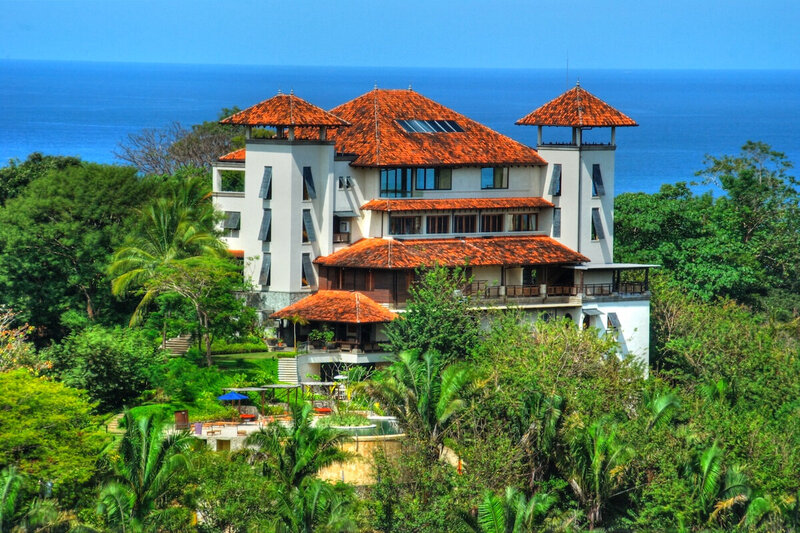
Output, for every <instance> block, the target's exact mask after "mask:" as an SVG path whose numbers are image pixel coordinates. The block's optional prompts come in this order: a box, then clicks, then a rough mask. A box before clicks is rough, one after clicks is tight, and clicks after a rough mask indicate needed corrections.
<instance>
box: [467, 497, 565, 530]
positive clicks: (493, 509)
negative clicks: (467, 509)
mask: <svg viewBox="0 0 800 533" xmlns="http://www.w3.org/2000/svg"><path fill="white" fill-rule="evenodd" d="M555 502H556V497H555V496H553V495H551V494H547V493H546V492H538V493H536V494H534V495H533V497H531V499H530V500H529V499H527V498H526V497H525V495H524V494H523V493H522V492H520V491H518V490H516V489H515V488H513V487H506V492H505V494H504V497H503V498H501V497H499V496H497V495H496V494H495V493H494V492H491V491H487V492H486V494H485V495H484V497H483V502H481V504H480V505H478V521H477V526H478V527H477V528H476V527H475V524H470V525H471V526H472V527H473V529H474V530H475V531H478V532H481V533H523V532H527V531H535V530H538V529H540V528H539V527H537V526H539V525H540V522H541V519H542V518H544V517H545V515H546V514H547V511H549V510H550V508H551V507H552V506H553V504H554V503H555Z"/></svg>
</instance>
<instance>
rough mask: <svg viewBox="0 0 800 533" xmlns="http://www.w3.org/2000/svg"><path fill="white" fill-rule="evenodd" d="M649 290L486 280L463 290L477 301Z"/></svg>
mask: <svg viewBox="0 0 800 533" xmlns="http://www.w3.org/2000/svg"><path fill="white" fill-rule="evenodd" d="M648 290H649V288H648V284H647V283H646V282H638V281H637V282H622V283H619V284H618V286H616V287H615V286H614V284H613V283H587V284H584V285H545V291H542V285H489V282H488V281H486V280H477V281H473V282H472V283H470V284H468V285H466V286H465V287H464V288H463V289H462V291H461V292H462V293H463V294H464V296H471V297H473V298H476V299H479V300H481V299H502V298H507V299H510V298H543V297H545V296H547V297H559V296H561V297H563V296H566V297H575V296H586V297H595V296H611V295H614V294H620V295H632V294H644V293H646V292H647V291H648Z"/></svg>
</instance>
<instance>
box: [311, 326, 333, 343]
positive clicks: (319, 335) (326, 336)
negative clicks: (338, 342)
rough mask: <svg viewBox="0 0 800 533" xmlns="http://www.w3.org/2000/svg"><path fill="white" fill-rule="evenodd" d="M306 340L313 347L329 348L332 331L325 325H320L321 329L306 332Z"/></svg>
mask: <svg viewBox="0 0 800 533" xmlns="http://www.w3.org/2000/svg"><path fill="white" fill-rule="evenodd" d="M308 341H309V342H310V343H312V344H313V345H314V347H315V348H322V347H325V348H329V347H330V346H329V344H330V343H331V342H332V341H333V331H332V330H330V329H328V327H327V326H322V329H314V330H312V331H311V332H310V333H309V334H308Z"/></svg>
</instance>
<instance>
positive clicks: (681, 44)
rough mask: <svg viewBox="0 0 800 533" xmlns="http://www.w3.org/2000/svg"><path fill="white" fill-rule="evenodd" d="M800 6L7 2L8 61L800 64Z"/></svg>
mask: <svg viewBox="0 0 800 533" xmlns="http://www.w3.org/2000/svg"><path fill="white" fill-rule="evenodd" d="M798 27H800V2H798V1H797V0H791V1H789V0H785V1H780V0H762V1H759V2H755V1H752V0H750V1H743V0H725V1H723V0H710V1H704V0H673V1H670V2H664V1H655V0H607V1H604V2H602V1H598V0H549V1H540V0H528V1H511V0H495V1H490V0H483V1H473V0H461V1H455V0H452V1H437V0H403V1H394V0H327V1H317V0H280V1H277V0H191V1H187V0H158V1H151V0H3V16H2V17H0V59H43V60H88V61H137V62H164V63H209V64H262V65H330V66H334V65H336V66H338V65H346V66H390V67H393V66H409V67H510V68H564V66H565V65H566V62H567V58H569V64H570V67H576V68H631V69H637V68H699V69H776V68H777V69H800V33H798Z"/></svg>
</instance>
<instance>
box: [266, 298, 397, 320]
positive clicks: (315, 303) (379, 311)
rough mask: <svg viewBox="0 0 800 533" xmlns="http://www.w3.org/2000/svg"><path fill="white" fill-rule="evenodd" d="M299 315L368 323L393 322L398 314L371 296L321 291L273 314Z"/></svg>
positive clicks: (319, 318)
mask: <svg viewBox="0 0 800 533" xmlns="http://www.w3.org/2000/svg"><path fill="white" fill-rule="evenodd" d="M294 315H300V316H302V317H303V318H305V319H307V320H313V321H315V322H346V323H348V324H369V323H375V322H391V321H392V320H394V319H395V318H397V315H396V314H394V313H392V312H391V311H389V310H388V309H386V308H385V307H383V306H382V305H381V304H379V303H377V302H376V301H375V300H373V299H372V298H370V297H368V296H365V295H363V294H361V293H360V292H352V291H318V292H317V293H316V294H312V295H311V296H306V297H305V298H303V299H302V300H300V301H299V302H296V303H293V304H292V305H290V306H288V307H284V308H283V309H281V310H280V311H277V312H275V313H273V314H272V315H270V317H271V318H289V317H291V316H294Z"/></svg>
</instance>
